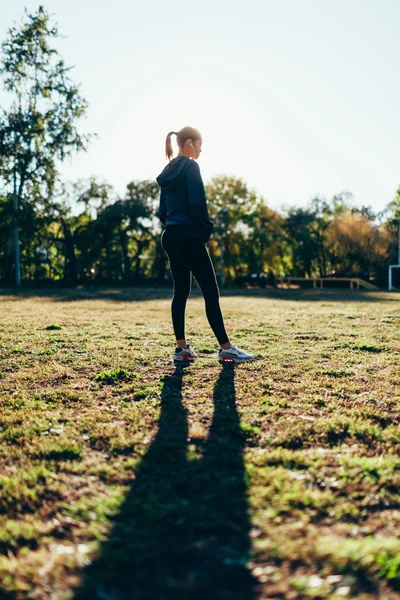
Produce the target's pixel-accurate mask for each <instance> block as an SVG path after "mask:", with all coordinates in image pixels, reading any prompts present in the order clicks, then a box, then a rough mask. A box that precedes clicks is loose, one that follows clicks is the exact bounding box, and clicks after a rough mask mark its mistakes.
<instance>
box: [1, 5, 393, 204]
mask: <svg viewBox="0 0 400 600" xmlns="http://www.w3.org/2000/svg"><path fill="white" fill-rule="evenodd" d="M43 3H44V5H45V6H46V8H47V9H48V10H49V11H50V12H52V13H54V15H55V18H56V20H57V21H58V23H59V27H60V31H61V33H62V34H64V35H66V36H67V37H66V39H64V40H61V42H60V44H59V47H60V50H61V53H62V55H63V57H64V58H65V60H66V62H67V64H71V65H75V69H74V70H73V71H72V73H71V76H72V77H73V79H74V81H77V82H80V83H81V89H82V93H83V95H84V96H85V97H86V98H87V99H88V101H89V102H90V108H89V112H88V118H87V120H86V121H85V129H86V130H87V131H94V132H97V133H98V135H99V137H98V139H96V140H95V141H93V143H92V144H91V147H90V149H89V151H88V152H87V153H86V154H80V155H78V156H76V158H74V159H73V161H72V162H71V163H70V164H68V165H65V166H64V167H63V174H64V175H65V177H66V178H68V179H76V178H78V177H84V178H87V177H89V176H91V175H96V176H99V177H100V178H102V179H106V180H107V181H109V182H110V183H111V184H113V185H114V186H115V187H116V189H117V191H119V192H120V193H123V191H124V188H125V185H126V184H127V183H128V182H129V181H131V180H132V179H147V178H149V179H154V178H155V177H156V176H157V175H158V173H159V172H160V171H161V169H162V168H163V167H164V165H165V158H164V143H165V136H166V134H167V133H168V131H170V130H174V131H177V130H178V129H180V128H181V127H183V126H185V125H191V126H193V127H196V128H198V129H200V131H201V132H202V134H203V153H202V155H201V157H200V159H199V164H200V168H201V171H202V174H203V178H204V179H205V180H208V179H209V178H211V177H212V176H213V175H214V174H223V173H226V174H230V175H235V176H238V177H242V178H243V179H244V180H245V181H246V182H247V183H248V185H249V187H251V188H254V189H256V190H257V192H258V193H260V194H262V195H263V196H264V197H265V199H266V200H267V201H268V202H269V204H270V205H271V206H272V207H274V208H279V207H282V206H284V205H293V204H296V205H304V204H306V203H307V202H308V201H309V200H310V199H311V198H312V197H313V196H315V195H317V194H318V195H322V196H325V197H326V198H331V197H332V196H333V195H334V194H336V193H339V192H341V191H343V190H349V191H350V192H352V193H353V194H354V196H355V200H356V203H357V204H364V205H371V206H372V207H373V208H374V209H375V210H380V209H381V208H383V206H384V205H385V204H387V203H388V202H389V201H390V200H392V198H393V197H394V195H395V191H396V189H397V187H398V185H399V184H400V135H399V134H400V111H399V100H400V77H399V65H400V38H399V34H398V31H399V25H400V2H399V0H245V1H243V0H240V1H239V0H197V2H196V1H194V0H192V1H190V0H169V1H167V0H148V1H147V2H146V1H143V0H113V2H110V1H109V0H68V2H65V1H63V0H47V2H46V1H45V0H43ZM38 4H39V2H32V1H31V0H22V1H21V0H13V1H12V2H9V0H0V39H4V36H5V32H6V30H7V27H8V26H10V25H11V24H12V22H13V21H14V20H16V19H19V17H20V16H21V15H22V14H23V9H24V6H27V7H28V8H29V9H30V10H34V9H36V8H37V6H38Z"/></svg>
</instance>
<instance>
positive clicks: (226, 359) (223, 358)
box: [218, 356, 254, 363]
mask: <svg viewBox="0 0 400 600" xmlns="http://www.w3.org/2000/svg"><path fill="white" fill-rule="evenodd" d="M253 359H254V356H249V357H248V358H239V356H220V357H219V358H218V360H219V362H220V363H224V362H229V363H242V362H247V361H249V360H253Z"/></svg>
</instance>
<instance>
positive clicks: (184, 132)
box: [165, 127, 201, 161]
mask: <svg viewBox="0 0 400 600" xmlns="http://www.w3.org/2000/svg"><path fill="white" fill-rule="evenodd" d="M171 135H176V141H177V143H178V146H179V148H183V146H184V145H185V142H186V140H193V141H194V142H196V141H197V140H201V133H200V131H199V130H198V129H195V128H194V127H183V128H182V129H181V130H180V131H178V132H176V131H170V132H169V134H168V135H167V139H166V140H165V156H166V157H167V159H168V160H169V161H171V160H172V157H173V156H174V151H173V150H172V143H171Z"/></svg>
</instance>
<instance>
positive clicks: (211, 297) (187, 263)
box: [157, 127, 254, 362]
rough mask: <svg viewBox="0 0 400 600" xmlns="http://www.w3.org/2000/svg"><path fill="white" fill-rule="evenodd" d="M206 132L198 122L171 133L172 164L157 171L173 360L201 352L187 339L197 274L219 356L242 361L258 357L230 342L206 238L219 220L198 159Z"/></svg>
mask: <svg viewBox="0 0 400 600" xmlns="http://www.w3.org/2000/svg"><path fill="white" fill-rule="evenodd" d="M172 135H176V136H177V142H178V147H179V154H178V156H177V157H176V158H174V159H173V158H172V157H173V151H172V144H171V136H172ZM201 145H202V137H201V134H200V132H199V131H198V130H197V129H194V128H193V127H184V128H183V129H181V130H180V131H178V132H177V133H176V132H174V131H171V132H170V133H169V134H168V135H167V139H166V144H165V152H166V156H167V159H168V160H169V164H168V165H167V166H166V167H165V169H164V170H163V171H162V173H161V174H160V175H159V176H158V177H157V181H158V183H159V185H160V186H161V195H160V207H159V212H158V216H159V219H160V221H161V222H162V223H163V224H164V225H165V229H164V231H163V233H162V235H161V245H162V247H163V249H164V251H165V253H166V254H167V256H168V259H169V263H170V268H171V274H172V278H173V282H174V295H173V298H172V306H171V312H172V324H173V328H174V333H175V337H176V345H177V347H176V349H175V353H174V360H177V361H190V360H193V359H194V358H197V354H196V353H195V352H194V350H193V349H192V348H191V347H190V345H189V344H187V343H186V339H185V308H186V302H187V299H188V297H189V294H190V289H191V276H192V274H193V275H194V277H195V278H196V280H197V282H198V284H199V286H200V288H201V291H202V293H203V296H204V300H205V306H206V315H207V318H208V322H209V324H210V326H211V329H212V330H213V332H214V334H215V337H216V338H217V340H218V342H219V345H220V350H219V361H220V362H225V361H229V362H243V361H246V360H251V359H252V358H254V355H253V354H247V353H246V352H244V351H243V350H240V349H239V348H237V347H236V346H235V345H234V344H231V342H230V341H229V338H228V336H227V334H226V331H225V326H224V320H223V318H222V313H221V308H220V304H219V289H218V285H217V280H216V277H215V271H214V267H213V264H212V262H211V258H210V255H209V253H208V250H207V248H206V246H205V243H206V242H208V240H209V239H210V235H211V233H212V231H213V228H214V225H213V223H212V221H210V218H209V215H208V208H207V200H206V195H205V191H204V185H203V180H202V178H201V174H200V169H199V165H198V164H197V162H195V161H196V159H197V158H198V157H199V156H200V153H201Z"/></svg>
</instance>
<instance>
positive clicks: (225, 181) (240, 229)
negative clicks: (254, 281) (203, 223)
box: [206, 175, 257, 281]
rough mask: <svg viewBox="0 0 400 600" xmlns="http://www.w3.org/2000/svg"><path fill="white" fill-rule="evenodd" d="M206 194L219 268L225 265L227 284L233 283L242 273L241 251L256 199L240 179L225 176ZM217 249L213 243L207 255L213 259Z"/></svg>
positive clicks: (211, 183) (207, 190)
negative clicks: (212, 223)
mask: <svg viewBox="0 0 400 600" xmlns="http://www.w3.org/2000/svg"><path fill="white" fill-rule="evenodd" d="M206 194H207V199H208V207H209V212H210V218H211V220H212V221H214V225H215V229H216V236H218V255H219V258H220V261H221V263H220V264H221V265H222V264H223V265H224V269H223V271H224V273H226V275H227V280H228V281H232V280H233V279H234V278H235V277H237V275H238V273H239V272H240V270H241V269H242V263H243V262H244V261H243V256H242V253H241V249H242V248H243V242H244V240H245V239H246V238H247V236H248V232H249V228H248V226H247V225H246V222H245V221H246V218H247V216H248V215H250V214H252V213H253V211H254V210H255V208H256V205H257V196H256V194H255V193H254V192H252V191H250V190H249V189H248V188H247V185H246V183H245V182H244V181H243V180H242V179H238V178H236V177H230V176H227V175H221V176H217V177H214V178H213V179H212V180H211V181H210V183H209V184H208V185H207V186H206ZM214 239H215V237H214ZM216 249H217V248H216V243H215V242H214V240H213V243H212V244H211V245H210V254H211V255H212V256H214V257H215V255H216V254H217V252H216ZM221 253H222V257H223V262H222V260H221ZM220 276H221V272H220Z"/></svg>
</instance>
